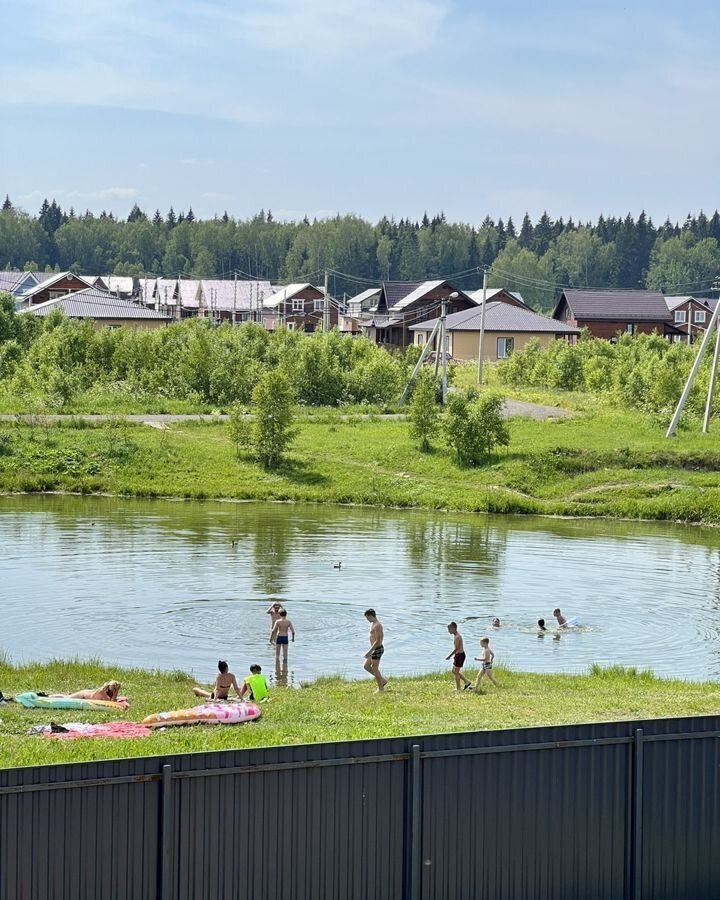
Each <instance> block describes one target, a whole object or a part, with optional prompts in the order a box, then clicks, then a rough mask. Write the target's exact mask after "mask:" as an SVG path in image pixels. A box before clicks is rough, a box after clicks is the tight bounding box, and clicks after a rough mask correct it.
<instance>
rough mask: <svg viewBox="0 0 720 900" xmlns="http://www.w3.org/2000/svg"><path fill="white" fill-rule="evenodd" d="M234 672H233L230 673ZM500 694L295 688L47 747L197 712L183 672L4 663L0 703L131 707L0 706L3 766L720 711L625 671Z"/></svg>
mask: <svg viewBox="0 0 720 900" xmlns="http://www.w3.org/2000/svg"><path fill="white" fill-rule="evenodd" d="M238 674H239V673H238ZM496 675H497V678H498V681H499V684H500V687H499V689H497V690H496V689H495V688H493V687H491V686H487V687H485V688H484V693H482V694H471V693H470V692H467V693H463V694H456V693H454V689H453V684H452V679H451V676H450V675H449V673H448V674H438V675H426V676H421V677H420V676H418V677H411V678H398V679H396V680H394V681H391V683H390V685H389V687H388V690H387V693H386V694H385V695H382V696H378V695H376V694H374V693H373V687H374V685H373V683H371V681H370V680H369V679H365V680H362V681H352V682H349V681H344V680H342V679H340V678H326V679H321V680H319V681H316V682H313V683H312V684H310V685H307V686H303V687H302V688H300V689H299V690H292V689H291V690H288V689H274V690H271V697H272V699H271V701H270V702H269V703H268V704H266V705H265V706H264V707H263V716H262V718H261V719H260V720H259V721H258V722H255V723H252V724H250V725H242V726H236V727H222V728H217V727H212V726H207V727H205V726H201V727H192V728H178V729H168V730H165V731H160V732H157V733H153V734H152V735H151V736H150V737H147V738H143V739H137V740H124V741H123V740H114V741H106V740H80V741H67V742H66V741H54V740H48V739H47V738H42V737H36V736H28V735H27V734H26V732H27V730H28V729H29V728H30V727H31V726H32V725H36V724H40V723H48V722H50V721H54V722H60V723H62V722H77V721H92V722H101V721H112V720H116V719H118V718H123V719H124V720H126V721H140V720H142V719H143V717H144V716H146V715H148V714H149V713H152V712H159V711H161V710H166V709H178V708H185V707H188V706H192V705H194V702H195V700H194V697H193V695H192V693H191V687H192V684H193V682H192V681H191V680H190V678H189V677H188V676H187V675H184V674H183V673H151V672H143V671H140V670H119V669H116V668H104V667H101V666H100V665H97V664H94V663H78V662H52V663H48V664H45V665H32V664H31V665H27V666H18V667H13V666H10V665H8V664H3V665H0V687H1V688H2V690H3V692H5V693H13V692H20V691H21V690H34V689H45V690H48V691H63V690H67V691H69V690H76V689H78V688H81V687H86V686H91V685H97V684H100V683H102V682H104V681H106V680H108V679H110V678H117V679H118V680H120V681H121V682H122V685H123V692H124V693H126V694H127V695H128V696H129V698H130V701H131V707H130V709H129V710H128V712H126V713H124V714H123V715H122V716H118V715H117V714H105V713H91V714H88V713H85V714H83V713H81V712H78V711H73V710H68V711H63V710H55V711H43V710H26V709H23V708H21V707H19V706H16V705H15V704H8V705H2V706H0V732H1V733H2V739H1V740H2V755H1V756H0V767H3V768H10V767H14V766H27V765H40V764H46V763H48V764H50V763H58V762H72V761H84V760H90V759H106V758H113V757H125V756H141V755H153V754H167V753H185V752H192V751H201V750H217V749H229V748H233V747H257V746H270V745H279V744H298V743H313V742H318V741H337V740H352V739H357V738H378V737H391V736H397V735H412V734H431V733H437V732H450V731H471V730H476V729H493V728H517V727H524V726H531V725H551V724H563V723H564V724H569V723H578V722H589V721H608V720H613V719H615V720H617V719H627V718H643V717H653V716H660V717H662V716H677V715H696V714H697V715H700V714H708V713H716V712H717V711H718V708H720V685H718V684H715V683H708V684H698V683H692V682H684V681H663V680H659V679H656V678H654V677H653V676H652V675H650V674H647V673H636V672H633V671H631V670H619V669H608V670H598V669H595V670H593V671H592V672H591V673H589V674H588V675H532V674H526V673H518V672H508V671H504V670H502V669H498V670H497V672H496Z"/></svg>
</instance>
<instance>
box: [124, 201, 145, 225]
mask: <svg viewBox="0 0 720 900" xmlns="http://www.w3.org/2000/svg"><path fill="white" fill-rule="evenodd" d="M139 219H147V216H146V215H145V213H144V212H143V211H142V210H141V209H140V207H139V206H138V205H137V203H135V204H134V205H133V208H132V209H131V210H130V212H129V214H128V217H127V220H128V222H137V221H138V220H139Z"/></svg>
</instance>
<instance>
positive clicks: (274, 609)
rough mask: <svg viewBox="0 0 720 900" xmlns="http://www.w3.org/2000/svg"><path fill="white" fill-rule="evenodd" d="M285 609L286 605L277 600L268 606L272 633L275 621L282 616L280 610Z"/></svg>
mask: <svg viewBox="0 0 720 900" xmlns="http://www.w3.org/2000/svg"><path fill="white" fill-rule="evenodd" d="M283 609H285V607H284V606H283V605H282V603H278V602H277V601H275V603H273V604H271V605H270V606H269V607H268V609H267V614H268V615H269V616H270V634H272V630H273V628H274V627H275V623H276V622H277V620H278V619H279V618H280V611H281V610H283ZM270 643H272V638H271V639H270Z"/></svg>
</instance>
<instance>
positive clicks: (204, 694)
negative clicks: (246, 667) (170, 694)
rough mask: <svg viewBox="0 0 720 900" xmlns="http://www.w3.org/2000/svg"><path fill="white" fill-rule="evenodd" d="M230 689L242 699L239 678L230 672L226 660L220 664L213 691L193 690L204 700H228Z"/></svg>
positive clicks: (196, 688) (197, 688) (222, 660)
mask: <svg viewBox="0 0 720 900" xmlns="http://www.w3.org/2000/svg"><path fill="white" fill-rule="evenodd" d="M230 688H235V693H236V694H237V695H238V697H242V693H241V691H240V688H239V686H238V683H237V678H236V677H235V676H234V675H233V673H232V672H229V671H228V664H227V663H226V662H225V660H224V659H221V660H220V661H219V662H218V676H217V678H216V679H215V684H214V685H213V689H212V691H206V690H205V688H201V687H195V688H193V694H195V696H196V697H201V698H202V699H203V700H227V699H228V697H229V696H230Z"/></svg>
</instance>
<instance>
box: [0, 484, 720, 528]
mask: <svg viewBox="0 0 720 900" xmlns="http://www.w3.org/2000/svg"><path fill="white" fill-rule="evenodd" d="M498 489H502V485H498ZM3 497H78V498H98V499H100V498H102V499H106V500H146V501H148V502H153V501H157V502H166V503H229V504H238V505H240V504H244V503H247V504H250V503H272V504H274V505H278V506H283V505H285V506H302V505H308V506H332V507H336V508H338V509H343V508H347V509H384V510H392V511H394V512H425V513H442V514H449V515H452V514H458V515H464V516H493V517H495V516H497V517H512V518H538V519H550V520H556V521H560V522H626V523H629V524H635V525H648V524H650V525H651V524H657V525H678V526H682V527H683V528H687V527H692V528H711V529H716V528H720V521H719V522H714V521H710V520H706V519H699V520H698V519H672V518H662V517H658V516H647V517H642V516H640V517H631V516H622V515H612V514H609V513H598V514H597V515H592V514H584V515H571V514H567V513H547V512H530V511H528V512H523V511H516V510H513V511H510V512H501V511H498V510H495V509H469V508H466V507H459V506H458V507H449V506H444V507H441V506H427V505H422V504H416V505H412V506H411V505H407V504H404V505H400V504H392V503H387V504H381V503H367V502H360V501H347V502H343V501H341V500H333V499H326V500H323V499H314V498H307V499H304V498H294V497H288V498H278V497H261V496H258V497H222V496H216V497H214V496H202V497H187V496H184V497H183V496H179V495H177V494H143V493H135V494H130V493H120V492H114V491H72V490H64V489H59V490H47V491H46V490H38V491H12V490H3V489H0V498H3Z"/></svg>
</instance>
